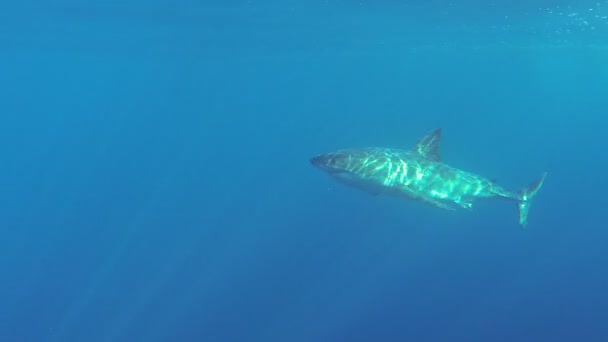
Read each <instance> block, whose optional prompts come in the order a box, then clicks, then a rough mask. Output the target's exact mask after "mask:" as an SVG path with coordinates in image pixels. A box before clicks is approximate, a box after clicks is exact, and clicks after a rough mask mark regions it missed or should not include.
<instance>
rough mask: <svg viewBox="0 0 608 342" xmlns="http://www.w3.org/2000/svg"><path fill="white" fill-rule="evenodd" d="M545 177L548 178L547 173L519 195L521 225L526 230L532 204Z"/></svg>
mask: <svg viewBox="0 0 608 342" xmlns="http://www.w3.org/2000/svg"><path fill="white" fill-rule="evenodd" d="M545 177H547V173H546V172H545V173H543V175H542V176H541V177H540V178H539V179H538V180H536V182H534V183H532V184H530V186H528V187H527V188H524V189H523V190H522V191H521V192H520V193H519V195H520V199H519V224H520V225H521V228H522V229H525V228H526V224H527V223H528V212H529V211H530V203H531V202H532V199H533V198H534V196H535V195H536V193H537V192H538V190H539V189H540V188H541V187H542V186H543V183H544V182H545Z"/></svg>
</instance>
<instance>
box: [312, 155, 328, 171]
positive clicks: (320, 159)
mask: <svg viewBox="0 0 608 342" xmlns="http://www.w3.org/2000/svg"><path fill="white" fill-rule="evenodd" d="M310 163H311V164H312V165H313V166H315V167H319V168H323V167H325V166H327V157H326V156H325V155H323V154H321V155H318V156H316V157H312V158H310Z"/></svg>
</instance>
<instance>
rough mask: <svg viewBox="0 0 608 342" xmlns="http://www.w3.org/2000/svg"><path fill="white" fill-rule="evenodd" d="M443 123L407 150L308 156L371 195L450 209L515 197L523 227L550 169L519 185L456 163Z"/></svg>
mask: <svg viewBox="0 0 608 342" xmlns="http://www.w3.org/2000/svg"><path fill="white" fill-rule="evenodd" d="M441 134H442V129H441V128H437V129H435V130H433V131H431V132H429V133H427V134H426V135H425V136H424V137H423V138H422V139H420V140H419V141H418V142H417V143H416V144H415V145H414V146H413V147H412V148H410V149H407V150H402V149H392V148H381V147H367V148H350V149H342V150H337V151H335V152H330V153H324V154H321V155H318V156H315V157H313V158H311V159H310V162H311V164H312V165H313V166H315V167H317V168H319V169H320V170H322V171H324V172H326V173H327V174H329V175H330V176H331V177H332V178H334V179H336V180H338V181H340V182H342V183H345V184H347V185H349V186H353V187H356V188H359V189H361V190H365V191H367V192H369V193H370V194H373V195H380V194H388V195H397V196H399V197H406V198H410V199H414V200H418V201H421V202H424V203H426V204H429V205H432V206H435V207H438V208H441V209H447V210H455V209H458V208H465V209H471V208H472V207H473V203H474V202H475V201H476V200H478V199H486V198H500V199H506V200H510V201H514V202H516V203H517V206H518V208H519V225H520V227H521V228H522V229H525V228H526V226H527V223H528V213H529V211H530V204H531V202H532V199H533V198H534V197H535V196H536V194H537V193H538V191H539V190H540V188H541V187H542V186H543V184H544V182H545V178H546V176H547V172H544V173H543V174H542V175H541V177H540V178H538V179H537V180H536V181H534V182H533V183H531V184H530V185H529V186H527V187H524V188H523V189H521V190H519V191H511V190H508V189H506V188H504V187H502V186H500V185H498V184H497V182H496V181H495V180H493V179H488V178H485V177H482V176H480V175H477V174H474V173H471V172H467V171H464V170H461V169H458V168H455V167H452V166H450V165H448V164H446V163H444V162H443V160H442V158H441V153H440V147H441V146H440V145H441Z"/></svg>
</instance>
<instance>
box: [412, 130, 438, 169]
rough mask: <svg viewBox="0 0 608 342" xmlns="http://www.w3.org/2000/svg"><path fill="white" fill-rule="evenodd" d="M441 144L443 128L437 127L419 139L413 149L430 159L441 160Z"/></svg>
mask: <svg viewBox="0 0 608 342" xmlns="http://www.w3.org/2000/svg"><path fill="white" fill-rule="evenodd" d="M440 145H441V128H437V129H436V130H434V131H431V132H429V133H428V134H427V135H425V136H424V137H423V138H422V139H420V141H418V143H417V144H416V145H415V146H414V147H413V148H412V151H414V152H416V153H418V154H420V155H421V156H423V157H426V158H428V159H431V160H436V161H441V153H439V147H440Z"/></svg>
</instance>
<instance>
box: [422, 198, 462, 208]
mask: <svg viewBox="0 0 608 342" xmlns="http://www.w3.org/2000/svg"><path fill="white" fill-rule="evenodd" d="M424 201H425V202H426V203H428V204H430V205H433V206H435V207H437V208H441V209H446V210H456V208H454V207H453V206H451V205H449V204H447V203H445V202H443V201H441V200H438V199H434V198H425V199H424Z"/></svg>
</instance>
